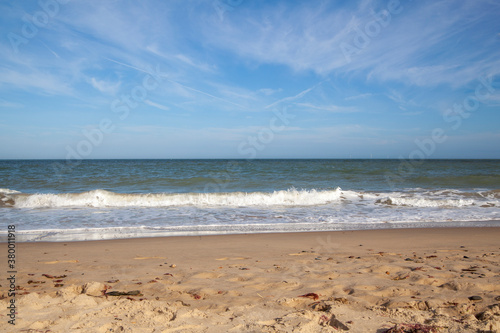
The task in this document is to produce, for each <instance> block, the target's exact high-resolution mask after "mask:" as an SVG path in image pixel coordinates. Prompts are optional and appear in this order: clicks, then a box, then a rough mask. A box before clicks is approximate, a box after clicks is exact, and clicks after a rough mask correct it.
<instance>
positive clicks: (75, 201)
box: [10, 188, 341, 208]
mask: <svg viewBox="0 0 500 333" xmlns="http://www.w3.org/2000/svg"><path fill="white" fill-rule="evenodd" d="M340 193H341V190H340V188H337V189H335V190H325V191H316V190H296V189H289V190H286V191H275V192H272V193H264V192H251V193H244V192H234V193H175V194H170V193H149V194H122V193H114V192H110V191H105V190H95V191H89V192H83V193H61V194H16V195H14V196H10V198H12V199H13V200H14V207H16V208H62V207H95V208H101V207H174V206H196V207H221V206H228V207H238V206H244V207H247V206H312V205H322V204H327V203H330V202H333V201H338V200H339V198H340Z"/></svg>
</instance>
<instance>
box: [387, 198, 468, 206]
mask: <svg viewBox="0 0 500 333" xmlns="http://www.w3.org/2000/svg"><path fill="white" fill-rule="evenodd" d="M378 202H379V203H383V204H387V205H394V206H409V207H422V208H424V207H466V206H474V205H476V202H475V201H474V200H472V199H425V198H395V197H387V198H385V199H380V200H379V201H378Z"/></svg>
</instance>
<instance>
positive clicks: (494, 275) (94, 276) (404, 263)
mask: <svg viewBox="0 0 500 333" xmlns="http://www.w3.org/2000/svg"><path fill="white" fill-rule="evenodd" d="M499 239H500V228H498V227H489V228H421V229H384V230H357V231H331V232H305V233H274V234H273V233H266V234H239V235H216V236H179V237H151V238H135V239H115V240H99V241H82V242H24V243H17V244H16V245H17V248H16V250H17V266H18V267H17V281H16V284H17V285H18V286H19V290H18V293H19V295H17V297H16V301H17V306H18V314H17V324H18V326H17V327H19V328H23V329H34V330H35V329H39V330H43V329H50V330H51V331H52V332H64V331H69V330H72V329H80V330H82V331H84V332H86V331H88V332H91V331H93V332H104V331H116V332H120V331H123V332H125V331H126V332H132V331H138V330H139V331H141V332H153V331H154V330H155V329H156V331H155V332H171V331H179V332H188V331H191V332H192V331H196V332H216V331H221V330H222V331H224V330H225V331H230V330H235V331H259V332H261V331H263V332H295V331H297V332H334V331H336V329H335V328H337V329H340V330H342V329H341V328H342V327H348V328H349V330H350V332H377V330H380V329H387V328H390V327H393V326H394V325H395V324H403V323H411V324H422V325H428V326H434V327H447V329H449V330H450V331H460V332H477V331H478V330H479V329H483V330H490V327H492V329H493V332H497V331H498V330H500V307H499V305H498V304H499V303H500V285H499V283H498V281H499V280H500V243H499V241H498V240H499ZM136 290H138V291H139V294H140V295H133V293H134V292H135V291H136ZM103 291H104V292H103ZM112 292H117V293H118V294H119V293H122V294H121V295H122V296H112V295H113V294H112ZM130 292H132V293H131V294H126V293H130ZM123 293H125V294H123ZM304 295H306V297H300V296H304ZM4 296H7V295H6V294H4ZM470 297H476V298H477V297H479V298H480V300H473V299H472V300H471V299H469V298H470ZM8 301H9V299H8V298H4V299H2V300H0V306H2V307H3V306H7V302H8ZM0 318H1V319H2V320H5V321H6V320H7V318H6V317H5V316H2V317H0ZM110 319H113V320H110ZM17 327H16V328H17ZM495 329H496V330H497V331H495Z"/></svg>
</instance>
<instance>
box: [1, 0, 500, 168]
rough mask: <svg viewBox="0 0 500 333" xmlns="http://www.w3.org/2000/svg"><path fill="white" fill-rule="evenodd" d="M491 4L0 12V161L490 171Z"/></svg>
mask: <svg viewBox="0 0 500 333" xmlns="http://www.w3.org/2000/svg"><path fill="white" fill-rule="evenodd" d="M499 17H500V3H499V2H498V1H495V0H491V1H487V0H478V1H435V0H433V1H409V0H401V1H395V0H390V1H260V0H254V1H250V0H209V1H186V0H172V1H68V0H64V1H63V0H59V1H56V0H41V1H40V2H39V1H0V31H1V39H0V139H1V141H2V145H0V158H4V159H5V158H6V159H10V158H61V159H64V158H67V159H79V158H310V157H312V158H344V157H347V158H349V157H352V158H368V157H370V156H373V157H374V158H375V157H377V158H387V157H389V158H405V159H408V158H420V157H425V158H500V112H499V111H500V20H499V19H498V18H499Z"/></svg>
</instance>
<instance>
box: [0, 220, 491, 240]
mask: <svg viewBox="0 0 500 333" xmlns="http://www.w3.org/2000/svg"><path fill="white" fill-rule="evenodd" d="M297 225H300V224H297ZM269 226H270V225H266V227H267V228H265V227H262V226H261V229H258V228H256V229H254V230H252V232H248V231H245V230H238V229H237V228H238V227H240V226H238V225H235V226H222V228H225V229H219V230H209V229H210V228H212V229H213V228H214V226H209V227H208V228H207V227H206V226H197V227H188V226H186V227H185V229H186V230H184V231H179V230H178V229H180V228H178V227H173V228H172V230H158V229H155V227H150V228H148V227H144V228H140V230H141V232H140V233H138V231H137V230H138V228H137V227H110V228H102V229H84V228H76V229H66V230H65V232H66V233H65V234H62V233H58V232H59V231H60V230H59V229H41V230H17V231H16V241H17V242H19V243H32V242H36V243H38V242H56V243H59V242H87V241H98V240H119V239H141V238H164V237H198V236H230V235H252V234H256V235H259V234H288V233H311V232H342V231H363V230H366V231H369V230H393V229H394V230H399V229H440V228H496V227H500V220H488V221H454V222H399V223H349V224H346V223H329V224H328V228H326V229H320V227H325V225H321V224H308V226H309V227H310V226H314V227H312V228H311V227H310V228H309V229H308V228H305V227H303V228H302V229H292V230H284V231H283V230H282V229H279V228H277V229H272V228H270V227H269ZM273 226H274V225H273ZM230 227H233V229H231V228H230ZM204 228H205V229H206V230H203V229H204ZM175 229H177V231H173V230H175ZM127 230H128V231H127ZM89 231H92V232H89ZM99 231H100V232H101V233H99ZM111 231H114V232H115V233H114V234H113V235H115V237H112V236H110V234H111ZM41 232H46V235H42V236H40V235H39V233H41ZM117 233H118V234H119V236H120V237H116V235H117ZM26 238H28V240H25V239H26ZM20 239H21V240H20ZM5 242H7V232H6V231H0V243H5Z"/></svg>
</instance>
